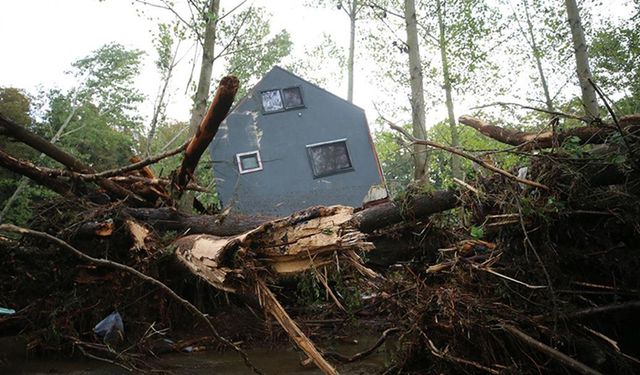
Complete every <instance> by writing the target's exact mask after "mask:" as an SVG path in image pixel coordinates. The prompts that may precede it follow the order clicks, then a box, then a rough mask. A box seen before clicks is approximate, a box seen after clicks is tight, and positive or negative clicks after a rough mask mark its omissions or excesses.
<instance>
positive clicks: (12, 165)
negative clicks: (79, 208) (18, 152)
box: [0, 150, 73, 197]
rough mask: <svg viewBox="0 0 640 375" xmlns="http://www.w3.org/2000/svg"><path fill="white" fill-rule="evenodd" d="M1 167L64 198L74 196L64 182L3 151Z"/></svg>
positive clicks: (0, 160) (0, 161) (0, 151)
mask: <svg viewBox="0 0 640 375" xmlns="http://www.w3.org/2000/svg"><path fill="white" fill-rule="evenodd" d="M0 166H2V167H4V168H6V169H8V170H10V171H12V172H14V173H18V174H21V175H23V176H26V177H29V178H30V179H31V180H33V181H34V182H35V183H37V184H39V185H42V186H44V187H46V188H48V189H51V190H53V191H55V192H56V193H58V194H60V195H62V196H63V197H69V196H72V195H73V193H72V190H71V186H69V185H67V184H65V183H64V182H62V181H58V180H56V179H55V178H52V177H49V175H48V174H47V173H46V172H45V171H43V170H42V169H41V168H38V167H36V166H35V165H33V164H31V163H29V162H28V161H25V160H18V159H16V158H14V157H13V156H11V155H9V154H7V153H5V152H4V151H2V150H0Z"/></svg>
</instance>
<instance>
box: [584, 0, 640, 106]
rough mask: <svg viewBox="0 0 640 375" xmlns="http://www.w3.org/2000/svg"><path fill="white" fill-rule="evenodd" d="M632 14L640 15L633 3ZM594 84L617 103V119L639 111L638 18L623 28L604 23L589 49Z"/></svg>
mask: <svg viewBox="0 0 640 375" xmlns="http://www.w3.org/2000/svg"><path fill="white" fill-rule="evenodd" d="M635 7H636V9H635V11H636V12H638V11H640V5H639V4H638V3H637V2H636V4H635ZM590 54H591V56H592V61H593V62H594V64H593V71H594V76H595V78H596V81H597V82H598V83H599V85H600V86H601V87H602V89H603V90H604V91H605V92H606V93H607V94H608V95H610V96H614V95H615V96H614V97H620V99H618V100H617V101H616V110H617V114H618V115H628V114H633V113H637V112H639V111H640V66H639V64H638V60H639V59H640V17H637V16H636V17H635V18H633V19H631V20H630V21H628V22H626V23H624V24H622V25H618V26H616V25H613V24H612V23H611V22H607V24H606V26H605V27H604V28H602V29H601V30H600V31H599V32H598V33H597V34H596V36H595V38H594V40H593V43H592V45H591V48H590Z"/></svg>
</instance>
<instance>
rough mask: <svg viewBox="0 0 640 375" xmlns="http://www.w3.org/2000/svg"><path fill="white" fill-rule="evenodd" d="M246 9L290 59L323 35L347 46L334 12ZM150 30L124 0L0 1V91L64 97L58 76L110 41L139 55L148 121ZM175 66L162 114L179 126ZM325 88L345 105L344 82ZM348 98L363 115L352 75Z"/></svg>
mask: <svg viewBox="0 0 640 375" xmlns="http://www.w3.org/2000/svg"><path fill="white" fill-rule="evenodd" d="M237 2H238V1H237V0H222V7H223V8H225V9H230V8H231V7H232V6H233V5H234V4H236V3H237ZM251 3H253V4H254V5H256V6H263V7H265V8H267V10H268V11H269V12H270V13H272V18H271V27H272V31H274V32H278V31H280V30H282V29H286V30H287V31H289V33H290V35H291V39H292V41H293V43H294V51H295V52H294V54H295V53H301V51H303V49H304V47H305V46H311V45H316V44H318V42H319V41H320V40H321V35H322V33H323V32H326V33H329V34H331V35H332V36H333V37H334V38H335V39H336V41H337V42H338V43H340V44H341V45H343V46H345V47H346V46H347V44H348V39H347V38H348V18H347V16H346V15H345V14H344V13H342V12H340V11H338V10H337V9H326V10H324V9H310V8H307V7H304V6H303V5H302V4H303V1H297V0H278V1H269V0H253V1H251V0H250V1H249V2H248V3H247V4H251ZM147 11H149V12H151V14H153V15H157V16H161V17H162V16H164V17H167V20H168V19H170V14H169V13H168V12H166V11H162V10H153V9H152V8H151V9H147ZM155 29H156V24H155V22H151V21H148V20H147V19H146V18H144V17H140V16H138V15H137V14H136V11H135V7H134V6H132V5H131V0H107V1H103V2H99V1H98V0H55V1H53V0H0V46H1V47H0V48H2V55H3V58H2V59H0V86H12V87H18V88H23V89H25V90H27V91H28V92H31V93H34V92H35V91H36V90H37V88H38V86H42V87H44V88H51V87H60V88H63V89H68V88H70V87H73V85H74V84H75V83H76V82H75V78H74V77H72V76H70V75H66V74H64V72H65V71H67V70H69V69H70V66H71V63H72V62H74V61H76V60H78V59H80V58H82V57H85V56H87V55H88V54H90V53H91V51H93V50H96V49H97V48H99V47H101V46H102V45H104V44H106V43H109V42H112V41H115V42H118V43H121V44H123V45H125V46H126V47H129V48H138V49H141V50H143V51H146V52H147V56H146V58H145V66H144V68H143V70H142V75H141V77H140V79H139V80H138V82H137V83H138V87H139V88H140V89H141V90H142V91H143V92H144V93H145V94H146V95H147V96H148V99H149V100H148V103H147V104H146V105H145V107H144V109H143V110H144V112H145V113H144V115H145V116H149V115H150V112H151V110H152V109H151V103H152V102H153V98H154V97H155V95H156V92H157V89H158V79H159V78H158V75H157V73H156V69H155V66H154V64H153V60H154V58H155V52H154V49H153V46H152V34H151V32H150V31H151V30H155ZM192 53H193V52H192ZM192 53H191V54H192ZM189 57H191V56H189ZM182 65H183V66H182V69H181V70H179V71H178V74H177V75H176V77H175V79H174V80H173V90H172V96H171V103H170V106H169V109H168V112H169V116H170V117H171V118H173V119H178V120H187V119H188V118H189V111H190V100H189V95H190V93H187V94H185V85H186V83H187V80H188V76H189V69H190V67H188V66H187V65H189V64H188V62H187V63H185V64H182ZM196 72H197V70H196ZM219 73H220V74H223V72H219ZM326 88H327V89H328V90H330V91H332V92H334V93H335V94H337V95H339V96H341V97H345V96H346V78H344V77H343V78H342V79H338V80H337V81H336V82H335V83H333V84H330V85H329V87H326ZM355 92H356V96H355V100H354V101H355V102H356V104H359V105H360V106H362V107H366V108H368V109H369V110H370V109H371V107H372V106H371V99H370V98H369V96H368V95H366V93H367V92H370V88H369V83H368V81H367V79H366V77H364V76H362V75H360V76H358V75H356V90H355ZM369 116H370V117H371V116H372V114H369Z"/></svg>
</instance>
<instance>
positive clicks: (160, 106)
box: [147, 41, 180, 156]
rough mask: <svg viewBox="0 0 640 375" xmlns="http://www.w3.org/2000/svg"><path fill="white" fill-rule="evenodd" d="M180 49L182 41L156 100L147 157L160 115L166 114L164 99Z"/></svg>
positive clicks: (174, 52)
mask: <svg viewBox="0 0 640 375" xmlns="http://www.w3.org/2000/svg"><path fill="white" fill-rule="evenodd" d="M179 48H180V41H178V45H177V46H176V48H175V50H174V51H173V56H172V58H171V63H170V65H169V69H167V71H166V72H164V77H163V78H164V79H163V82H162V88H161V89H160V93H159V94H158V97H157V98H156V106H155V108H154V109H153V117H152V118H151V125H150V127H149V135H148V136H147V156H150V155H151V142H152V141H153V137H154V136H155V134H156V128H157V127H158V120H159V118H160V114H161V113H162V112H164V109H165V108H164V107H165V106H164V98H165V96H166V95H167V87H169V81H170V80H171V77H172V76H173V68H175V67H176V59H177V57H178V49H179Z"/></svg>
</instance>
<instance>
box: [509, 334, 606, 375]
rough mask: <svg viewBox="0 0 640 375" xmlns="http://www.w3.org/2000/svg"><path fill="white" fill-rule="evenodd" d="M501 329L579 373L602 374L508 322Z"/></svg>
mask: <svg viewBox="0 0 640 375" xmlns="http://www.w3.org/2000/svg"><path fill="white" fill-rule="evenodd" d="M502 329H504V330H505V331H507V332H509V333H510V334H512V335H514V336H515V337H516V338H517V339H518V340H520V341H522V342H523V343H525V344H527V345H529V346H531V347H532V348H534V349H537V350H539V351H541V352H543V353H545V354H546V355H548V356H549V357H551V358H553V359H555V360H556V361H558V362H562V363H563V364H565V365H567V366H569V367H570V368H572V369H574V370H576V371H577V372H579V373H581V374H586V375H602V373H601V372H599V371H596V370H594V369H592V368H591V367H589V366H587V365H585V364H584V363H582V362H580V361H577V360H575V359H573V358H571V357H569V356H568V355H566V354H564V353H562V352H559V351H557V350H556V349H554V348H552V347H550V346H548V345H545V344H543V343H541V342H540V341H538V340H536V339H534V338H533V337H531V336H529V335H527V334H526V333H524V332H522V331H520V330H519V329H517V328H516V327H514V326H512V325H509V324H505V325H503V326H502Z"/></svg>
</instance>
